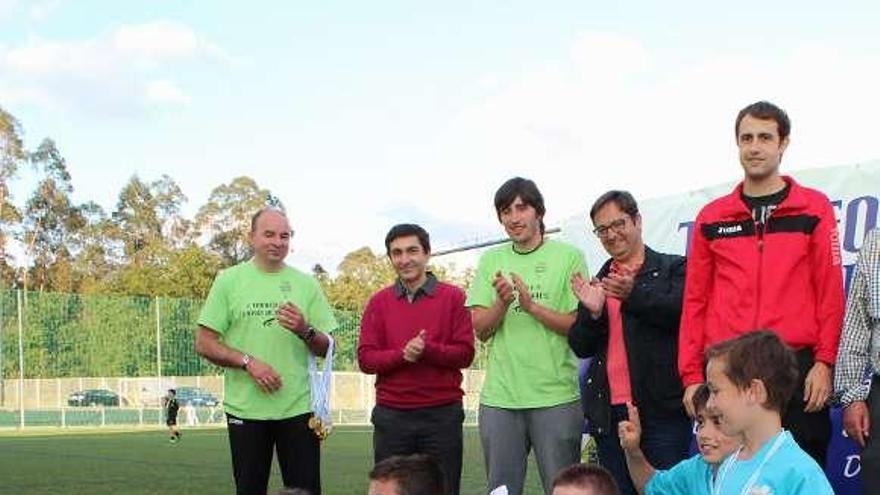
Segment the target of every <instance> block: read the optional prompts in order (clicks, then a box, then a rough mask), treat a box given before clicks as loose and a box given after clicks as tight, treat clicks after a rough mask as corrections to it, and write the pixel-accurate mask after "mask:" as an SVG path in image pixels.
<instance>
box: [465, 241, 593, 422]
mask: <svg viewBox="0 0 880 495" xmlns="http://www.w3.org/2000/svg"><path fill="white" fill-rule="evenodd" d="M498 271H500V272H501V274H502V275H503V276H504V277H505V278H507V279H508V280H510V273H511V272H513V273H516V274H517V275H519V276H520V277H521V278H522V279H523V282H525V283H526V285H528V287H529V293H530V294H531V296H532V299H533V300H534V301H535V302H537V303H538V304H541V305H542V306H545V307H548V308H550V309H552V310H554V311H558V312H561V313H569V312H572V311H574V310H576V309H577V303H578V300H577V297H576V296H575V295H574V293H573V292H572V290H571V282H570V280H571V276H572V275H573V274H574V273H576V272H580V273H581V274H583V275H584V276H586V275H587V267H586V263H585V262H584V257H583V254H582V253H581V252H580V251H579V250H578V249H577V248H575V247H573V246H571V245H568V244H565V243H563V242H559V241H555V240H553V239H546V240H544V244H543V245H542V246H541V247H539V248H538V249H537V250H536V251H533V252H531V253H529V254H518V253H516V252H515V251H514V250H513V247H512V245H511V244H503V245H501V246H499V247H496V248H493V249H491V250H489V251H487V252H486V253H484V254H483V256H482V257H481V258H480V264H479V267H478V268H477V274H476V277H475V278H474V281H473V282H472V283H471V287H470V290H469V291H468V297H467V303H466V304H467V306H468V307H473V306H484V307H489V306H491V305H492V304H493V303H494V302H495V299H496V297H497V295H496V293H495V288H494V287H493V286H492V281H493V280H494V279H495V273H496V272H498ZM511 283H512V282H511ZM487 345H488V351H489V363H488V366H487V368H486V377H485V380H484V382H483V392H482V395H481V397H480V403H482V404H485V405H487V406H493V407H503V408H507V409H527V408H534V407H550V406H556V405H559V404H566V403H568V402H572V401H575V400H577V399H578V397H579V396H580V393H579V391H578V381H577V380H578V373H577V359H576V358H575V356H574V354H573V353H572V351H571V349H569V347H568V340H567V339H566V338H565V336H563V335H559V334H557V333H554V332H553V331H551V330H550V329H548V328H546V327H545V326H544V325H542V324H541V323H540V322H539V321H538V320H536V319H535V318H534V317H532V316H531V315H530V314H528V313H526V312H524V311H522V310H521V309H520V308H519V305H518V304H517V302H514V303H512V304H511V305H510V306H509V307H508V308H507V314H506V315H505V316H504V319H503V320H502V322H501V326H500V327H499V328H498V330H497V331H496V332H495V334H494V335H493V336H492V337H490V338H489V340H488V341H487Z"/></svg>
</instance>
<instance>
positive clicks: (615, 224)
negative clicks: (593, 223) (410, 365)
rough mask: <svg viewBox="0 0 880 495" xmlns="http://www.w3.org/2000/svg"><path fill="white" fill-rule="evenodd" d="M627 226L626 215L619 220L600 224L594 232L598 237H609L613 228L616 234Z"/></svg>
mask: <svg viewBox="0 0 880 495" xmlns="http://www.w3.org/2000/svg"><path fill="white" fill-rule="evenodd" d="M625 226H626V217H620V218H618V219H617V220H612V221H610V222H608V223H607V224H605V225H600V226H598V227H596V228H595V229H593V233H594V234H596V237H598V238H600V239H604V238H605V237H608V236H609V235H610V233H611V231H612V230H613V231H614V232H615V233H616V234H619V233H621V232H623V228H624V227H625Z"/></svg>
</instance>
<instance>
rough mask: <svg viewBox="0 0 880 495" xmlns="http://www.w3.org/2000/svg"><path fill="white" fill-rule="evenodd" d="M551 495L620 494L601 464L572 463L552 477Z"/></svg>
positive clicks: (612, 479)
mask: <svg viewBox="0 0 880 495" xmlns="http://www.w3.org/2000/svg"><path fill="white" fill-rule="evenodd" d="M553 495H620V491H619V490H618V488H617V482H615V481H614V477H612V476H611V473H610V472H608V470H607V469H605V468H603V467H602V466H598V465H595V464H572V465H571V466H568V467H567V468H565V469H563V470H562V471H560V472H559V474H557V475H556V477H555V478H554V479H553Z"/></svg>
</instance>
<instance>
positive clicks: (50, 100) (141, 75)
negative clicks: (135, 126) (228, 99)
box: [0, 0, 232, 115]
mask: <svg viewBox="0 0 880 495" xmlns="http://www.w3.org/2000/svg"><path fill="white" fill-rule="evenodd" d="M0 1H2V0H0ZM201 61H213V62H221V63H228V62H230V61H232V58H231V57H230V56H228V55H226V54H225V53H224V52H223V50H222V49H220V48H219V47H217V46H215V45H212V44H211V43H209V42H208V41H207V40H204V39H203V38H200V37H199V36H198V35H197V34H196V33H195V32H194V31H193V30H192V29H191V28H190V27H189V26H186V25H184V24H181V23H176V22H169V21H156V22H150V23H145V24H138V25H121V26H118V27H116V28H115V29H113V30H112V31H111V32H109V33H107V34H105V35H101V36H98V37H95V38H92V39H87V40H75V41H59V40H51V39H41V38H31V39H30V40H28V41H26V42H24V43H22V44H20V45H17V46H11V47H0V87H2V88H4V90H5V92H4V95H5V97H6V98H7V100H11V102H13V103H15V102H18V103H30V104H36V105H40V106H48V107H51V108H53V109H54V110H73V109H76V110H84V111H86V112H98V113H101V114H115V115H125V114H131V113H140V112H142V111H144V110H145V109H147V108H150V107H154V106H156V105H157V104H160V105H163V106H179V105H181V104H186V103H188V102H189V101H190V99H191V97H190V96H189V95H188V94H187V93H186V91H185V90H184V89H183V88H181V87H180V85H179V84H178V83H177V82H175V81H173V80H172V79H171V77H170V76H171V74H170V71H171V69H179V67H178V66H177V65H175V64H178V65H179V64H181V63H197V62H201Z"/></svg>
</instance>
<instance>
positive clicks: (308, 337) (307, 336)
mask: <svg viewBox="0 0 880 495" xmlns="http://www.w3.org/2000/svg"><path fill="white" fill-rule="evenodd" d="M317 334H318V331H317V330H315V327H313V326H311V325H309V326H307V327H306V331H305V333H303V334H302V335H300V336H299V338H301V339H303V341H304V342H311V341H312V339H314V338H315V335H317Z"/></svg>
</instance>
